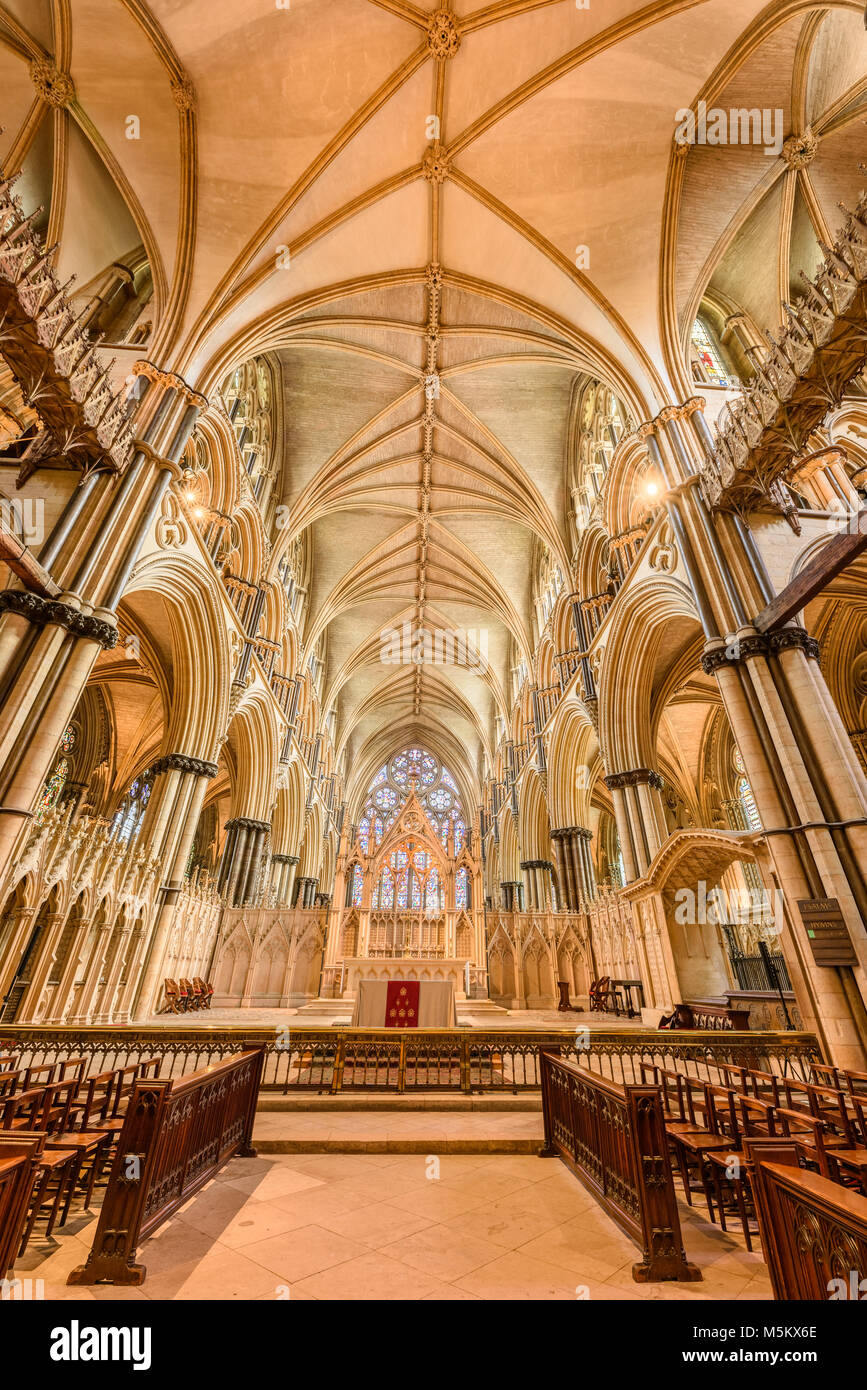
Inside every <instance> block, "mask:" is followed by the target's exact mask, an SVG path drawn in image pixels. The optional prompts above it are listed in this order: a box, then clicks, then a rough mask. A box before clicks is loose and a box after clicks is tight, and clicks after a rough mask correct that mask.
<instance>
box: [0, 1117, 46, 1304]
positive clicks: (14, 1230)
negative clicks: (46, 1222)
mask: <svg viewBox="0 0 867 1390" xmlns="http://www.w3.org/2000/svg"><path fill="white" fill-rule="evenodd" d="M44 1141H45V1136H44V1135H38V1136H37V1137H36V1138H34V1139H21V1138H19V1137H18V1136H12V1135H8V1134H0V1279H5V1278H6V1276H7V1274H8V1273H9V1271H10V1270H11V1268H12V1266H13V1265H14V1263H15V1261H16V1259H17V1258H18V1250H19V1247H20V1245H21V1238H22V1236H23V1234H24V1228H25V1226H26V1224H27V1216H28V1212H29V1210H30V1199H31V1196H32V1194H33V1187H34V1184H35V1182H36V1180H37V1177H38V1175H39V1168H38V1159H39V1155H40V1153H41V1152H42V1147H43V1144H44Z"/></svg>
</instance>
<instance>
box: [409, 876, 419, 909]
mask: <svg viewBox="0 0 867 1390" xmlns="http://www.w3.org/2000/svg"><path fill="white" fill-rule="evenodd" d="M411 897H412V901H411V903H410V907H414V908H415V909H416V911H418V909H419V908H420V907H421V883H420V882H419V876H418V874H416V873H414V874H413V876H412V894H411Z"/></svg>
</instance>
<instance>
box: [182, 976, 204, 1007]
mask: <svg viewBox="0 0 867 1390" xmlns="http://www.w3.org/2000/svg"><path fill="white" fill-rule="evenodd" d="M178 986H179V988H180V990H181V997H182V998H186V1001H187V1004H186V1007H187V1009H188V1010H190V1011H192V1010H193V1009H197V1008H198V1007H199V1005H198V1001H197V999H196V994H195V991H194V989H193V986H192V984H191V983H190V981H189V980H178Z"/></svg>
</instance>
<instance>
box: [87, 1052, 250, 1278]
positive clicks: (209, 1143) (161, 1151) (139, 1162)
mask: <svg viewBox="0 0 867 1390" xmlns="http://www.w3.org/2000/svg"><path fill="white" fill-rule="evenodd" d="M242 1049H243V1050H242V1051H241V1052H240V1053H238V1054H236V1055H234V1056H232V1057H229V1058H227V1059H226V1060H225V1061H223V1062H215V1063H213V1064H212V1065H211V1066H209V1067H203V1068H202V1069H201V1070H200V1071H196V1072H193V1073H192V1074H191V1075H190V1076H184V1077H180V1078H178V1079H176V1080H174V1081H167V1080H166V1081H162V1080H158V1079H157V1080H154V1079H151V1078H147V1077H145V1078H140V1079H139V1080H137V1081H136V1082H135V1084H134V1086H133V1091H132V1096H131V1097H130V1101H129V1105H128V1107H127V1112H126V1119H125V1121H124V1126H123V1130H122V1131H121V1134H120V1138H119V1140H118V1146H117V1152H116V1154H115V1159H114V1163H113V1165H112V1170H111V1175H110V1177H109V1180H108V1188H107V1190H106V1194H105V1201H104V1202H103V1204H102V1210H101V1212H100V1215H99V1222H98V1224H97V1229H96V1234H95V1236H94V1241H93V1248H92V1250H91V1252H90V1254H89V1255H88V1257H87V1262H86V1263H85V1264H83V1265H79V1266H78V1268H77V1269H74V1270H73V1271H72V1273H71V1274H70V1275H69V1278H68V1279H67V1281H66V1282H67V1283H68V1284H141V1283H142V1282H143V1280H144V1277H145V1273H146V1270H145V1266H144V1265H141V1264H136V1262H135V1260H136V1250H137V1248H138V1246H139V1244H140V1243H141V1242H142V1241H143V1240H146V1239H147V1237H148V1236H149V1235H151V1234H152V1233H153V1231H155V1230H156V1229H157V1227H158V1226H161V1225H162V1223H163V1222H164V1221H167V1220H168V1219H169V1217H170V1216H172V1215H173V1214H174V1213H175V1212H176V1211H177V1210H178V1208H179V1207H181V1206H183V1204H184V1203H185V1202H186V1201H188V1200H189V1198H190V1197H192V1196H193V1194H194V1193H196V1192H198V1191H199V1189H200V1188H201V1187H203V1186H204V1184H205V1183H206V1182H207V1181H208V1180H209V1179H210V1178H212V1177H213V1175H214V1174H215V1173H216V1172H218V1171H219V1169H220V1168H222V1167H223V1165H224V1164H225V1163H227V1162H228V1160H229V1159H230V1158H232V1157H234V1156H235V1155H236V1154H237V1155H239V1156H240V1157H242V1158H243V1157H255V1154H256V1150H255V1149H254V1148H253V1147H252V1144H251V1142H250V1140H251V1137H252V1134H253V1120H254V1116H255V1112H256V1100H257V1097H258V1094H259V1083H260V1081H261V1079H262V1068H263V1066H264V1062H265V1044H264V1043H246V1042H245V1043H243V1044H242Z"/></svg>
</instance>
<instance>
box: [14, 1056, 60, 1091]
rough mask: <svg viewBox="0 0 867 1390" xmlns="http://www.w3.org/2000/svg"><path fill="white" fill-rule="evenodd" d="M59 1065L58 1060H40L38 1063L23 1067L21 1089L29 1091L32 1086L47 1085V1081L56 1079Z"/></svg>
mask: <svg viewBox="0 0 867 1390" xmlns="http://www.w3.org/2000/svg"><path fill="white" fill-rule="evenodd" d="M59 1067H60V1063H59V1062H40V1063H39V1064H38V1065H35V1066H32V1067H25V1069H24V1078H23V1080H22V1082H21V1089H22V1090H23V1091H29V1090H30V1088H31V1087H32V1086H47V1085H48V1084H49V1082H51V1081H56V1080H57V1072H58V1069H59Z"/></svg>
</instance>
